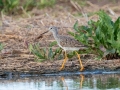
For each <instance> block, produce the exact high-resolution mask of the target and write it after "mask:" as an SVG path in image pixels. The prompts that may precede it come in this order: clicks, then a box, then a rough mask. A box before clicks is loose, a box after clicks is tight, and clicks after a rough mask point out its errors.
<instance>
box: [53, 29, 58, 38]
mask: <svg viewBox="0 0 120 90" xmlns="http://www.w3.org/2000/svg"><path fill="white" fill-rule="evenodd" d="M53 36H54V38H55V39H57V38H58V31H57V30H55V31H54V32H53Z"/></svg>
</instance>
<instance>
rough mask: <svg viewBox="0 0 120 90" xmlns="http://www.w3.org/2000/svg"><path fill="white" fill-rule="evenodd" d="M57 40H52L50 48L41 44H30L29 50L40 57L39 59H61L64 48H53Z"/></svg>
mask: <svg viewBox="0 0 120 90" xmlns="http://www.w3.org/2000/svg"><path fill="white" fill-rule="evenodd" d="M56 44H57V43H56V42H52V43H51V44H50V45H49V47H48V48H45V47H44V48H40V45H39V44H35V45H32V44H30V45H29V50H30V52H32V53H33V54H34V55H35V56H36V57H37V58H38V59H37V60H38V61H40V62H41V61H44V60H54V59H57V60H58V59H61V58H62V56H61V53H62V49H61V48H57V49H56V50H53V49H52V47H53V46H54V45H56Z"/></svg>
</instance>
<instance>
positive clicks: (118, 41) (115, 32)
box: [70, 11, 120, 58]
mask: <svg viewBox="0 0 120 90" xmlns="http://www.w3.org/2000/svg"><path fill="white" fill-rule="evenodd" d="M95 14H97V15H98V16H99V20H97V21H93V20H90V21H88V25H82V26H79V25H78V22H76V23H75V25H74V29H75V31H76V32H77V33H76V34H74V33H72V32H70V34H71V35H72V36H74V38H75V39H77V40H78V41H80V42H82V43H83V44H84V45H87V46H88V50H87V51H88V53H94V54H96V55H98V56H99V57H100V58H102V57H105V56H106V55H109V54H118V55H120V17H118V18H117V20H116V21H112V19H111V17H110V16H109V15H108V14H106V13H105V12H104V11H99V12H97V13H95ZM89 39H91V40H92V43H91V41H90V40H89Z"/></svg>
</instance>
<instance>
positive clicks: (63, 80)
mask: <svg viewBox="0 0 120 90" xmlns="http://www.w3.org/2000/svg"><path fill="white" fill-rule="evenodd" d="M61 79H62V82H63V84H64V86H65V87H66V90H68V86H67V83H66V82H65V79H64V77H62V78H61Z"/></svg>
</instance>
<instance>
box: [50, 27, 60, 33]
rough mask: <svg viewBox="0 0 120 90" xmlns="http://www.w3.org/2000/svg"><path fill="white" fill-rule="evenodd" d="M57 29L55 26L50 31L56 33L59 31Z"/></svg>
mask: <svg viewBox="0 0 120 90" xmlns="http://www.w3.org/2000/svg"><path fill="white" fill-rule="evenodd" d="M57 29H58V28H57V27H55V26H50V27H49V31H51V32H55V31H57Z"/></svg>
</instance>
